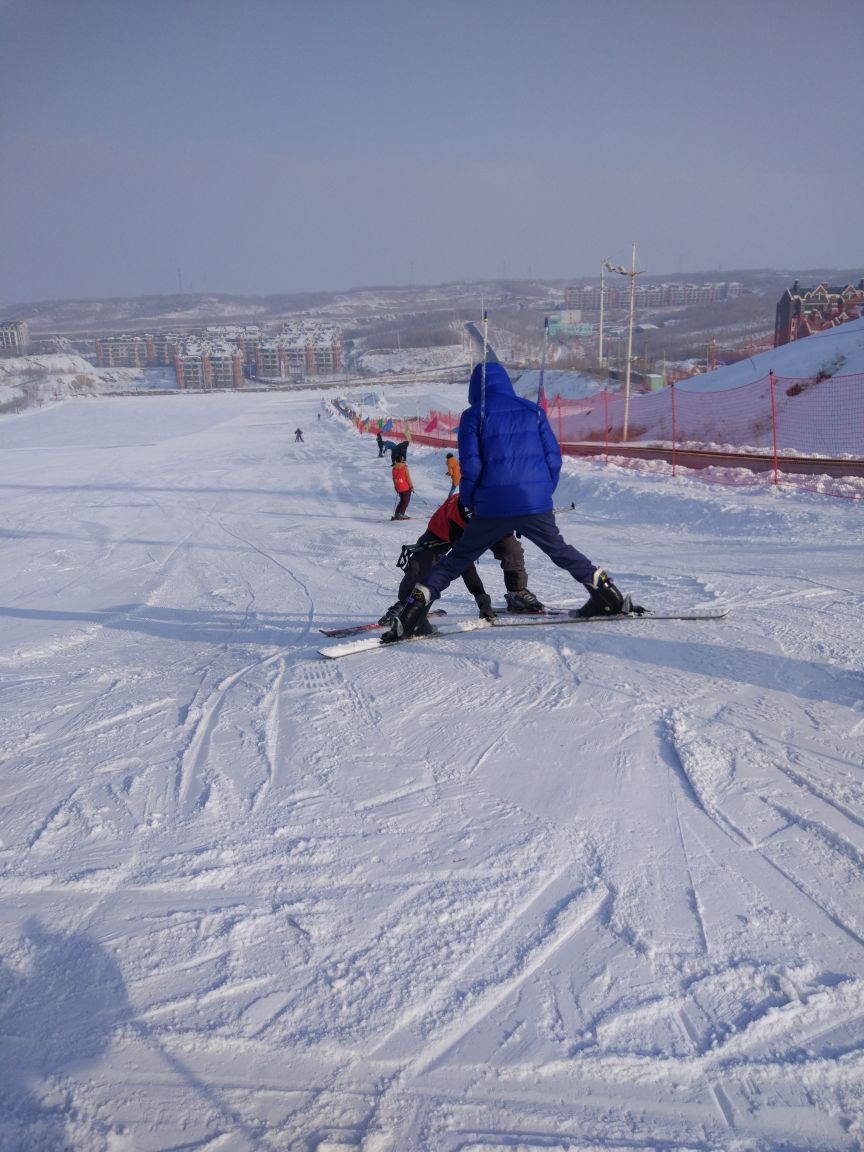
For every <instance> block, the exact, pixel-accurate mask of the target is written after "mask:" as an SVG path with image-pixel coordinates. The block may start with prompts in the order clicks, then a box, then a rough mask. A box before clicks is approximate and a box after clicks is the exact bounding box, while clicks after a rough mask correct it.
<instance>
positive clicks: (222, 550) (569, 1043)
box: [0, 393, 864, 1152]
mask: <svg viewBox="0 0 864 1152" xmlns="http://www.w3.org/2000/svg"><path fill="white" fill-rule="evenodd" d="M454 396H456V393H454ZM408 403H409V407H410V409H411V411H413V405H414V403H415V394H414V393H412V394H411V396H410V399H409V401H408ZM203 405H206V406H207V408H206V412H205V410H204V408H203V407H202V406H203ZM459 406H460V400H459V399H458V398H456V399H454V400H453V407H454V408H458V407H459ZM319 410H320V411H321V413H322V418H321V420H320V421H318V420H317V419H316V417H317V413H318V411H319ZM327 411H328V409H327V405H326V399H324V398H319V397H318V396H316V395H315V394H314V393H300V394H298V395H295V396H291V395H279V396H274V395H257V394H256V395H249V396H227V395H226V396H212V397H206V398H201V397H194V398H193V397H172V398H171V399H170V400H158V399H153V398H147V399H141V400H138V399H129V400H128V401H127V400H123V401H118V400H116V399H114V400H108V401H88V402H86V403H84V402H76V403H69V404H66V405H63V406H57V407H55V408H53V409H46V410H45V411H44V412H40V413H38V414H31V415H30V416H29V417H28V418H27V419H26V420H24V419H21V418H18V419H13V420H7V421H5V422H3V423H0V446H10V447H18V448H21V449H25V448H29V447H33V448H38V447H39V446H40V443H41V442H42V439H44V442H45V443H46V444H51V443H52V438H53V437H55V436H58V435H60V436H62V438H63V442H64V444H65V445H66V447H67V450H66V451H64V452H63V453H62V454H61V456H58V458H57V459H56V461H53V462H52V458H51V457H50V456H49V454H44V455H43V454H37V453H34V454H33V455H34V457H35V456H37V455H38V457H39V460H40V464H39V468H40V471H39V473H38V474H33V475H32V476H31V475H29V474H27V473H23V474H22V471H21V469H22V465H21V454H20V453H7V454H6V457H3V456H2V455H0V478H2V483H3V484H4V485H5V487H6V490H7V493H8V494H9V503H8V516H7V522H6V528H5V531H4V535H3V537H2V539H0V547H2V548H3V550H4V564H3V567H2V575H0V587H2V604H0V611H2V614H3V634H2V640H0V760H2V768H0V789H2V793H0V795H2V800H3V812H4V818H3V822H2V827H0V867H2V872H0V896H2V899H0V912H2V918H0V926H2V932H3V946H4V947H3V961H2V966H0V1020H2V1022H3V1028H2V1030H0V1053H2V1058H3V1061H2V1062H3V1067H4V1070H5V1075H4V1077H3V1081H4V1082H3V1085H2V1086H0V1148H7V1147H8V1148H10V1149H13V1148H14V1149H15V1150H16V1152H44V1150H45V1149H51V1150H52V1152H53V1149H55V1148H57V1149H60V1148H64V1147H67V1146H68V1147H74V1148H75V1149H76V1150H78V1152H91V1150H92V1152H139V1150H140V1152H151V1150H152V1152H157V1150H158V1152H163V1150H164V1152H169V1150H172V1152H177V1150H179V1149H181V1148H182V1149H184V1150H186V1149H188V1150H190V1152H191V1150H195V1152H204V1150H206V1152H217V1150H218V1152H246V1150H247V1149H249V1150H252V1149H255V1150H258V1149H274V1150H275V1149H279V1150H283V1149H291V1150H294V1149H296V1150H298V1152H347V1150H348V1149H353V1150H355V1152H407V1150H411V1152H414V1150H415V1149H416V1150H418V1152H420V1150H427V1149H428V1150H433V1152H505V1150H507V1152H513V1150H514V1149H519V1150H520V1152H540V1150H541V1149H543V1150H549V1149H555V1150H559V1149H562V1150H563V1149H568V1150H575V1149H580V1150H581V1149H585V1150H587V1149H615V1150H616V1152H621V1150H624V1149H647V1148H663V1149H668V1150H669V1152H685V1150H694V1149H695V1150H697V1152H714V1150H716V1149H724V1150H728V1152H745V1150H746V1152H769V1150H773V1149H779V1148H783V1149H789V1150H790V1152H791V1150H795V1152H798V1150H801V1152H804V1150H807V1152H816V1150H831V1152H834V1150H838V1149H855V1148H859V1147H861V1146H862V1141H864V1087H862V1085H864V1064H862V1045H864V947H862V945H864V918H862V908H864V883H862V879H861V877H862V863H864V808H862V793H864V767H862V764H864V719H862V714H864V678H862V673H861V659H862V653H864V625H862V623H861V611H860V609H861V606H862V603H864V583H862V581H864V576H862V566H861V564H860V548H859V549H858V552H857V554H856V552H855V550H854V549H853V548H851V547H850V543H849V542H850V540H851V539H860V515H861V508H860V506H859V505H858V504H855V503H853V502H847V501H833V502H832V501H828V500H824V499H820V498H818V497H812V496H808V495H803V494H787V493H783V492H780V493H777V492H772V491H770V490H768V489H766V490H765V491H762V492H758V493H754V492H752V491H749V490H748V491H740V492H739V491H735V490H728V489H722V488H719V487H716V486H711V485H701V484H699V483H697V482H694V481H690V480H686V479H682V480H680V481H677V482H676V481H672V480H670V479H668V478H665V479H664V478H663V477H661V476H653V475H640V474H639V473H635V472H628V471H624V470H620V469H616V468H614V467H613V468H600V467H598V466H596V465H593V464H591V463H587V464H577V463H572V462H570V463H568V464H567V465H566V467H565V472H564V475H563V476H562V481H561V485H560V487H559V494H560V497H561V503H562V504H567V505H569V503H570V501H571V500H573V501H574V502H575V504H576V507H577V511H576V512H575V513H573V514H572V515H570V516H568V517H566V518H565V517H562V528H563V530H564V532H565V535H566V536H567V538H568V539H571V540H573V542H574V543H576V544H577V546H580V547H583V548H584V549H585V550H586V551H588V553H589V555H592V556H595V557H597V558H598V560H601V561H602V563H604V565H608V567H609V568H610V569H611V570H612V571H613V572H614V573H615V574H616V578H617V579H618V581H619V582H620V583H621V584H622V585H623V586H624V587H625V588H626V589H628V590H632V591H633V592H634V595H635V597H636V598H637V599H640V600H642V601H643V602H646V603H649V604H651V605H652V606H654V607H656V608H658V609H660V608H663V607H670V608H672V607H676V606H681V605H684V606H690V605H692V604H708V605H711V606H714V605H716V606H721V607H725V608H729V609H730V615H729V616H728V617H727V619H726V620H724V621H723V622H721V623H714V622H685V621H681V622H675V623H673V622H663V621H654V622H650V621H649V622H645V623H644V624H641V625H640V628H639V630H638V632H637V631H636V630H635V629H632V630H630V631H629V632H625V631H624V630H623V629H621V630H617V629H616V630H615V632H614V633H613V632H612V630H609V632H604V633H601V632H600V630H599V629H596V630H591V634H590V635H586V634H585V632H584V631H582V630H578V634H577V630H576V629H572V628H571V629H569V630H568V629H567V627H566V625H562V626H561V627H560V628H556V627H554V626H549V627H548V628H543V629H537V630H536V632H534V633H531V634H530V635H528V634H525V633H522V634H519V635H517V634H516V630H513V631H512V633H507V632H503V631H499V632H497V633H493V632H489V631H480V632H476V633H472V634H465V635H463V636H462V637H456V638H444V637H442V638H440V639H435V640H432V641H430V642H429V643H427V644H423V645H417V646H405V647H404V648H401V649H398V650H393V651H391V652H388V653H371V654H367V655H360V656H356V657H355V656H352V657H350V658H348V659H345V660H340V661H325V660H323V659H321V658H319V657H318V656H317V652H316V649H317V648H318V647H319V646H320V643H321V637H320V636H319V635H318V633H317V629H318V628H319V627H321V626H328V625H331V624H338V623H343V622H348V621H352V620H361V619H369V618H372V617H374V616H375V615H377V614H378V612H379V611H380V610H381V609H382V608H383V607H384V606H386V605H387V604H389V603H391V602H392V600H393V599H394V595H395V589H396V586H397V583H398V576H399V575H400V573H399V571H398V569H397V568H396V567H395V560H396V557H397V555H398V551H399V546H400V544H401V543H402V542H403V541H407V540H409V539H414V538H416V536H417V535H419V533H420V532H421V531H422V530H423V528H424V526H425V519H424V518H425V517H426V516H428V515H429V514H431V512H432V510H433V509H434V507H435V506H436V504H437V503H438V502H439V501H440V500H441V499H443V497H444V496H445V495H446V493H447V483H446V480H445V479H444V477H443V453H441V452H437V451H435V450H432V449H424V448H421V447H418V446H415V447H413V448H412V449H411V467H412V474H413V475H414V479H415V483H416V486H417V491H418V495H417V496H415V498H414V500H413V501H412V513H413V515H414V516H415V518H416V520H415V522H412V523H411V525H410V526H403V525H393V524H391V523H390V522H389V515H390V513H391V511H392V503H393V499H392V489H391V485H390V476H389V468H388V467H387V466H386V464H387V461H386V459H385V460H384V461H380V460H378V459H377V456H376V450H375V445H374V440H373V439H372V438H366V437H360V436H358V435H357V434H356V433H355V432H354V431H353V430H352V429H351V428H350V426H349V425H347V423H346V422H345V421H344V420H343V419H341V418H340V417H338V416H335V415H328V414H327ZM61 422H62V432H61V431H59V429H60V428H61ZM297 423H299V424H300V425H301V426H302V427H303V428H304V431H306V441H307V443H305V444H298V445H294V444H293V443H291V442H289V441H288V440H286V433H288V434H289V437H290V432H291V430H292V429H293V428H294V427H295V426H296V425H297ZM130 428H134V429H135V436H134V437H132V436H130V435H128V432H129V429H130ZM307 429H308V431H307ZM96 430H98V432H99V435H98V436H96ZM94 436H96V439H97V440H98V441H101V440H103V439H104V444H105V448H104V451H100V452H94V451H93V450H92V447H88V445H92V444H93V441H94ZM13 456H14V457H15V461H14V462H13V460H12V459H11V457H13ZM4 459H5V461H6V462H5V463H4V462H3V461H4ZM582 508H585V509H590V512H586V514H585V515H584V516H583V515H582V514H581V512H580V511H579V510H580V509H582ZM817 530H818V540H819V543H818V546H817V545H816V544H815V543H814V540H815V534H816V532H817ZM856 533H857V536H856ZM526 553H527V556H528V564H529V575H530V581H531V586H532V588H533V589H534V590H535V591H536V592H537V593H538V594H539V595H540V596H541V597H544V598H546V599H548V600H550V601H553V600H555V601H561V600H564V599H570V598H571V597H572V596H573V594H574V590H573V589H572V587H568V585H567V581H566V578H564V577H563V576H562V574H561V573H559V572H557V571H556V570H555V569H553V568H552V567H551V565H549V564H548V563H547V562H546V561H545V560H544V559H543V558H542V557H540V556H539V555H538V554H537V553H536V552H535V551H534V550H533V549H531V548H530V547H527V548H526ZM814 565H817V566H818V575H814V572H813V568H814ZM481 570H482V573H483V578H484V581H486V583H487V585H488V587H489V589H490V591H492V592H493V595H494V596H495V597H496V599H498V600H500V599H501V596H502V581H501V575H500V571H499V570H498V568H497V566H496V565H495V564H494V562H493V561H492V560H491V559H489V558H487V559H484V560H483V561H482V563H481ZM823 574H824V576H823ZM562 579H563V581H564V582H563V583H562ZM444 606H445V607H446V608H447V611H448V615H452V617H453V618H454V619H456V618H458V617H459V615H460V614H464V615H467V616H470V615H471V614H472V613H473V611H474V609H473V603H472V602H471V601H470V599H469V598H468V597H467V596H466V594H465V592H464V589H463V588H461V586H459V585H454V586H453V588H451V590H450V591H449V592H448V593H447V595H446V597H445V600H444ZM586 631H587V630H586Z"/></svg>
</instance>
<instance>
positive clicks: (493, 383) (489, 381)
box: [468, 363, 516, 404]
mask: <svg viewBox="0 0 864 1152" xmlns="http://www.w3.org/2000/svg"><path fill="white" fill-rule="evenodd" d="M482 387H483V365H482V363H480V364H477V365H475V367H474V371H473V372H472V373H471V381H470V383H469V385H468V403H469V404H479V403H480V393H481V390H482ZM492 392H496V393H497V394H498V395H499V396H515V395H516V393H515V392H514V391H513V384H512V382H511V380H510V377H509V376H508V375H507V370H506V369H505V368H504V366H503V365H502V364H487V365H486V395H487V396H488V395H489V394H490V393H492Z"/></svg>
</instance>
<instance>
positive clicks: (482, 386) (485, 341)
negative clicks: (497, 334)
mask: <svg viewBox="0 0 864 1152" xmlns="http://www.w3.org/2000/svg"><path fill="white" fill-rule="evenodd" d="M488 346H489V313H488V312H487V311H486V309H485V308H484V309H483V364H482V366H481V368H480V427H481V428H482V427H483V417H484V416H485V415H486V349H487V348H488Z"/></svg>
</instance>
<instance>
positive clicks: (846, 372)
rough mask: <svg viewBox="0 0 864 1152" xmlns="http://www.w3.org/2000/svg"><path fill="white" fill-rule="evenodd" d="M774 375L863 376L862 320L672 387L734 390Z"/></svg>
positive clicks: (759, 354) (863, 344) (711, 390)
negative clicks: (769, 374)
mask: <svg viewBox="0 0 864 1152" xmlns="http://www.w3.org/2000/svg"><path fill="white" fill-rule="evenodd" d="M771 371H773V372H774V375H775V376H778V377H790V378H795V379H807V378H812V377H814V376H820V377H823V378H827V377H833V376H855V375H859V374H862V373H864V319H861V320H850V321H849V322H848V323H847V324H841V325H839V326H838V327H837V328H828V329H826V331H824V332H815V333H814V334H813V335H812V336H807V337H806V338H805V339H804V340H795V341H793V342H792V343H791V344H783V345H781V346H780V347H779V348H770V349H769V350H768V351H767V352H759V353H758V354H757V355H755V356H750V357H748V358H747V359H746V360H740V361H739V362H738V363H736V364H728V365H724V367H722V368H716V369H715V370H714V371H713V372H705V373H703V374H701V375H699V376H691V377H688V379H686V380H681V381H680V382H679V383H678V384H677V385H676V387H677V388H679V389H681V390H684V391H688V392H713V391H717V390H720V389H723V388H738V387H740V386H741V385H742V384H752V383H753V382H754V381H755V380H763V379H765V378H766V377H767V376H768V373H769V372H771Z"/></svg>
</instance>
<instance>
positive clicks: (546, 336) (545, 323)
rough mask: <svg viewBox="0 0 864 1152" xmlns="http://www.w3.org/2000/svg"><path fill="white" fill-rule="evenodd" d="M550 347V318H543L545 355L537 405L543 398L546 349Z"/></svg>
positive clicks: (543, 356)
mask: <svg viewBox="0 0 864 1152" xmlns="http://www.w3.org/2000/svg"><path fill="white" fill-rule="evenodd" d="M548 346H549V317H548V316H544V317H543V355H542V356H541V357H540V383H539V384H538V386H537V403H538V404H539V403H540V401H541V400H542V398H543V373H544V372H545V371H546V349H547V348H548Z"/></svg>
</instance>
